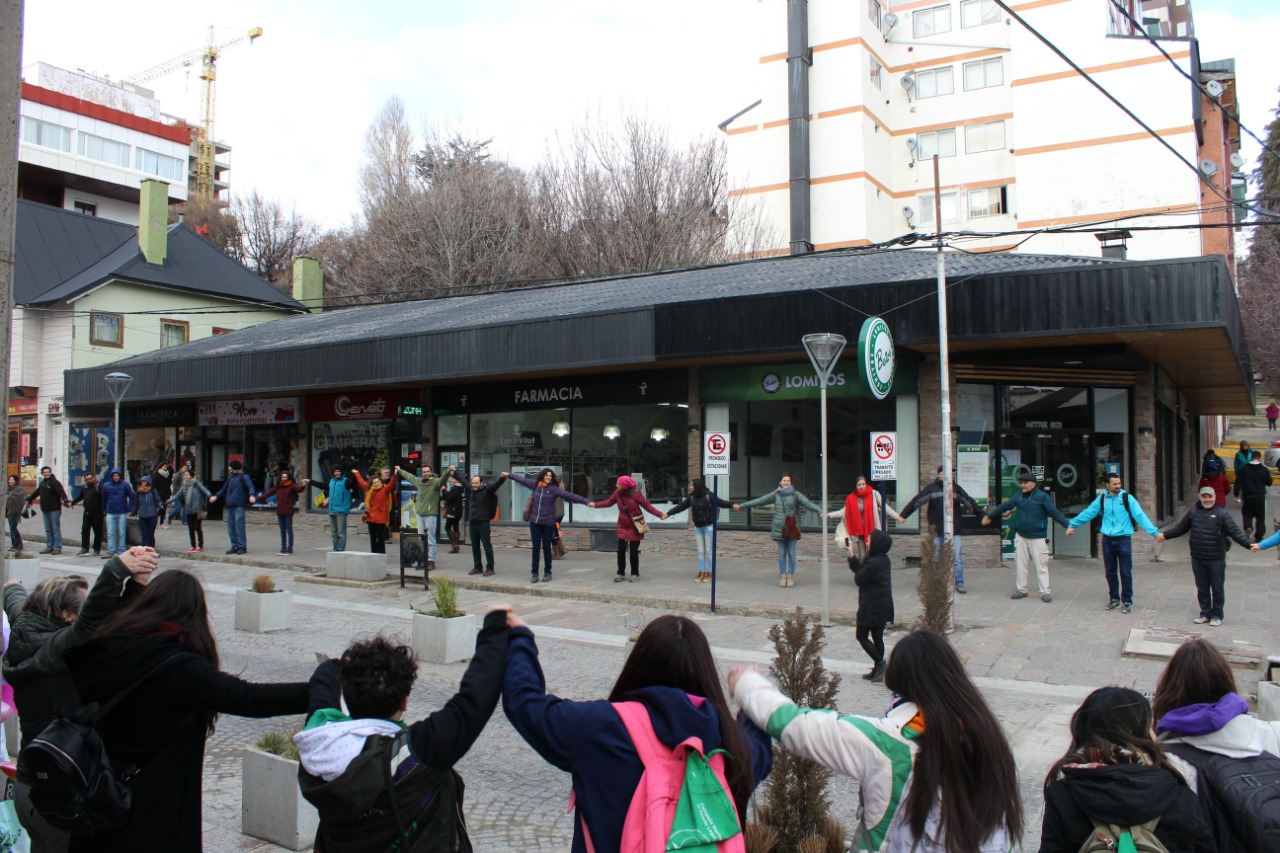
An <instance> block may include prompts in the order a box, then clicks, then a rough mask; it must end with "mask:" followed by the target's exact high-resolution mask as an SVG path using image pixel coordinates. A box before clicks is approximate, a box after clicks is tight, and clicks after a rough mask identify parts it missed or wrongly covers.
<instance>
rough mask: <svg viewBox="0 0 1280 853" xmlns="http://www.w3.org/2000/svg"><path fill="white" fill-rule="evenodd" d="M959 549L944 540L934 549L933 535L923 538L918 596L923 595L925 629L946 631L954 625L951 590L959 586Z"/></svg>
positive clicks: (922, 619) (922, 620)
mask: <svg viewBox="0 0 1280 853" xmlns="http://www.w3.org/2000/svg"><path fill="white" fill-rule="evenodd" d="M954 565H955V550H954V549H953V547H952V545H951V543H950V542H947V541H946V540H943V542H942V545H941V547H938V548H934V545H933V537H932V536H921V537H920V582H919V583H918V584H916V595H917V596H919V598H920V621H919V626H920V627H921V628H928V629H929V630H930V631H934V632H935V633H938V634H946V633H947V631H949V630H950V628H951V604H952V598H951V590H953V589H955V583H956V576H955V572H954V570H953V567H954Z"/></svg>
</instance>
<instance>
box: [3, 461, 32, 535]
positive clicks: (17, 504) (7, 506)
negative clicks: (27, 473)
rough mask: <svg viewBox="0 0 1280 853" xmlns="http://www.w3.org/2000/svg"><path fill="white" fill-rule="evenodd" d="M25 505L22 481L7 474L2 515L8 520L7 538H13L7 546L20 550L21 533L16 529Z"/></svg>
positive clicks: (25, 499) (25, 497)
mask: <svg viewBox="0 0 1280 853" xmlns="http://www.w3.org/2000/svg"><path fill="white" fill-rule="evenodd" d="M26 505H27V490H26V489H24V488H22V482H21V481H20V480H18V478H17V477H15V476H14V475H13V474H10V475H9V491H8V493H7V494H6V495H5V498H4V517H5V518H6V519H8V521H9V538H10V539H11V540H13V541H12V542H11V543H10V545H9V547H10V548H12V549H13V550H14V551H16V552H18V553H21V552H22V533H20V532H19V531H18V522H20V521H21V520H22V510H23V509H24V508H25V507H26Z"/></svg>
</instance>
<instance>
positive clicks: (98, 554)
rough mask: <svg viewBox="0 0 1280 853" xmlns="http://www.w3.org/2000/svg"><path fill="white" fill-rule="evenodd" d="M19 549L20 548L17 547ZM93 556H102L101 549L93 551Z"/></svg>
mask: <svg viewBox="0 0 1280 853" xmlns="http://www.w3.org/2000/svg"><path fill="white" fill-rule="evenodd" d="M19 550H21V549H19ZM93 556H95V557H101V556H102V552H101V551H94V552H93Z"/></svg>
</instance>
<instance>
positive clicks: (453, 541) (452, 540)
mask: <svg viewBox="0 0 1280 853" xmlns="http://www.w3.org/2000/svg"><path fill="white" fill-rule="evenodd" d="M459 538H460V537H459V536H458V531H456V530H450V531H449V545H450V546H451V547H450V548H449V553H450V554H456V553H458V539H459Z"/></svg>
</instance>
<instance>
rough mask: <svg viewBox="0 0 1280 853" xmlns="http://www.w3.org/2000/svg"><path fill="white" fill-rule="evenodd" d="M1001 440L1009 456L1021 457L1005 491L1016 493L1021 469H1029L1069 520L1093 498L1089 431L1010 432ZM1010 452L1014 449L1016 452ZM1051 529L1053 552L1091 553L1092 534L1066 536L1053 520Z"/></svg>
mask: <svg viewBox="0 0 1280 853" xmlns="http://www.w3.org/2000/svg"><path fill="white" fill-rule="evenodd" d="M1000 442H1001V450H1002V451H1004V452H1005V454H1006V456H1011V457H1012V458H1017V459H1018V460H1019V464H1018V465H1017V467H1016V468H1014V469H1011V470H1013V471H1014V475H1013V477H1014V482H1011V483H1010V482H1006V483H1002V484H1001V486H1002V488H1001V493H1002V494H1006V495H1008V494H1013V493H1014V492H1015V491H1016V490H1017V488H1018V484H1017V482H1016V481H1017V476H1018V475H1020V474H1021V473H1022V471H1024V470H1029V471H1030V472H1031V473H1032V474H1034V475H1035V477H1036V479H1037V481H1038V482H1039V483H1040V486H1041V487H1042V488H1043V489H1044V490H1045V491H1046V492H1048V493H1049V494H1050V496H1052V498H1053V501H1054V503H1055V504H1057V506H1058V509H1060V510H1061V511H1062V514H1063V515H1065V516H1066V517H1067V518H1068V519H1070V518H1072V517H1073V516H1075V515H1076V513H1078V512H1080V511H1081V510H1083V509H1084V508H1085V507H1086V506H1088V505H1089V502H1090V501H1092V500H1093V497H1094V494H1095V491H1094V482H1093V481H1094V472H1093V468H1094V465H1093V461H1092V460H1093V441H1092V436H1091V435H1090V434H1088V433H1068V432H1055V433H1029V432H1010V433H1003V434H1001V436H1000ZM1008 451H1013V454H1009V453H1008ZM1049 531H1050V532H1049V542H1050V547H1051V552H1052V553H1053V554H1054V555H1058V556H1064V557H1089V556H1091V555H1092V552H1093V547H1092V546H1093V543H1092V539H1093V536H1092V535H1089V536H1081V535H1079V534H1077V535H1075V536H1072V537H1071V538H1067V537H1066V536H1065V535H1064V533H1065V531H1064V530H1063V529H1062V528H1060V527H1058V526H1057V524H1054V523H1050V525H1049Z"/></svg>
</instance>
